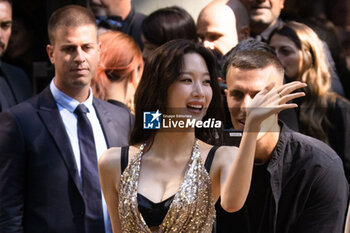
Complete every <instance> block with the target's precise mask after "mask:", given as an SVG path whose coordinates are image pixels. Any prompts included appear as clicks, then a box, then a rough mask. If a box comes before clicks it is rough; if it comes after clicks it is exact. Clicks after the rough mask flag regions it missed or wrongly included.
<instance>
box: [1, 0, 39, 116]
mask: <svg viewBox="0 0 350 233" xmlns="http://www.w3.org/2000/svg"><path fill="white" fill-rule="evenodd" d="M11 29H12V1H11V0H0V112H2V111H5V110H7V109H8V108H10V107H12V106H14V105H16V104H18V103H20V102H22V101H24V100H26V99H28V98H29V97H30V96H31V95H32V94H33V91H32V86H31V83H30V81H29V78H28V76H27V75H26V74H25V73H24V72H23V70H21V69H20V68H18V67H15V66H13V65H10V64H8V63H5V62H3V61H1V58H2V57H3V55H4V53H5V52H6V49H7V46H8V43H9V39H10V36H11V31H12V30H11ZM18 49H20V48H18Z"/></svg>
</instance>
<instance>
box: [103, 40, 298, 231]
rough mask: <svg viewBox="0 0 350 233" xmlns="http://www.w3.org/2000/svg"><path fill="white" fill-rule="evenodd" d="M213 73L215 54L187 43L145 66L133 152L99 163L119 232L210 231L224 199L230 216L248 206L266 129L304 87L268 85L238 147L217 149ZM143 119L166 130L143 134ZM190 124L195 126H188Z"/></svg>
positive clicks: (112, 153) (120, 151)
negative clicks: (265, 124) (218, 202)
mask: <svg viewBox="0 0 350 233" xmlns="http://www.w3.org/2000/svg"><path fill="white" fill-rule="evenodd" d="M215 74H216V73H215V61H214V58H213V56H212V54H211V52H210V51H208V50H207V49H205V48H204V47H203V46H201V45H199V44H196V43H193V42H190V41H186V40H174V41H170V42H168V43H166V44H164V45H162V46H161V47H159V48H158V49H157V50H155V52H154V53H153V54H152V55H151V57H150V58H149V60H148V61H147V63H146V64H145V70H144V73H143V76H142V79H141V82H140V84H139V87H138V89H137V91H136V95H135V109H136V112H135V126H134V129H133V131H132V133H131V137H130V145H131V146H130V147H123V148H111V149H109V150H108V151H106V152H105V153H104V155H103V157H102V158H101V159H100V160H99V170H100V182H101V187H102V190H103V194H104V197H105V199H106V203H107V206H108V210H109V213H110V218H111V222H112V228H113V232H114V233H116V232H118V233H119V232H162V233H163V232H164V233H165V232H167V233H168V232H177V233H178V232H186V233H188V232H205V233H206V232H208V233H209V232H211V231H212V226H213V222H214V218H215V209H214V203H215V201H216V200H217V199H218V197H219V196H221V205H222V206H223V208H224V209H226V210H227V211H231V212H233V211H237V210H239V209H240V208H241V207H242V206H243V204H244V202H245V199H246V197H247V194H248V191H249V186H250V180H251V175H252V167H253V161H254V154H255V144H256V140H257V138H258V134H259V131H260V129H261V127H262V124H263V122H264V120H266V119H267V118H270V117H276V113H278V112H279V111H281V110H284V109H286V108H293V107H296V104H286V101H287V100H290V99H293V98H295V97H300V96H303V93H298V94H290V92H291V91H294V90H296V89H298V88H301V87H304V84H302V83H300V82H294V83H291V84H288V85H287V86H278V87H277V85H276V87H275V85H274V83H271V84H269V85H267V86H266V88H265V89H264V90H263V91H261V92H259V93H258V94H256V96H255V98H254V99H253V100H252V102H251V105H250V108H249V109H247V112H246V118H245V129H244V133H243V137H242V141H241V144H240V147H239V149H238V148H237V147H227V146H221V147H219V148H218V147H216V146H214V147H213V146H212V145H210V144H209V143H211V144H215V143H218V139H220V130H219V127H220V123H218V121H217V120H218V119H220V118H219V114H218V113H219V112H220V111H221V107H220V103H221V99H220V97H221V94H220V90H219V87H218V83H217V78H216V76H215ZM281 96H283V97H281ZM257 107H259V108H257ZM150 111H152V112H150ZM148 113H150V114H152V115H151V117H150V118H147V116H148ZM159 114H162V115H161V117H159ZM116 117H117V116H116ZM144 117H145V118H144ZM144 120H147V121H148V123H153V124H154V125H153V126H154V127H155V126H157V124H156V123H158V120H159V123H160V124H161V127H160V129H145V128H147V127H148V126H150V125H147V124H146V125H144ZM193 120H194V121H195V122H196V123H195V124H194V125H195V126H196V127H192V125H191V124H188V121H189V122H192V121H193ZM169 122H172V123H169ZM181 122H183V123H181ZM198 122H199V123H198ZM203 122H204V123H203ZM205 122H206V123H207V124H206V123H205ZM208 122H209V123H208ZM213 122H214V123H213ZM205 125H206V126H208V128H205V127H201V126H205ZM186 126H187V127H186ZM144 127H145V128H144ZM199 138H201V139H202V140H200V139H199ZM203 139H204V140H205V141H206V142H204V141H203ZM215 150H216V151H215ZM214 155H215V156H214ZM210 165H211V166H210Z"/></svg>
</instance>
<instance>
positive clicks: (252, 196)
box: [217, 50, 349, 233]
mask: <svg viewBox="0 0 350 233" xmlns="http://www.w3.org/2000/svg"><path fill="white" fill-rule="evenodd" d="M272 61H273V62H272ZM226 62H227V63H228V64H227V65H226V67H227V72H226V80H227V87H228V90H227V92H226V94H227V102H228V106H229V109H230V113H231V121H232V123H233V126H234V128H235V129H238V130H243V129H244V130H245V131H246V126H247V118H246V116H247V112H248V111H249V110H250V106H249V105H250V103H251V102H252V101H253V100H254V98H256V97H255V95H256V93H259V91H261V90H263V89H264V87H265V85H266V83H269V82H271V81H274V82H275V83H276V84H277V86H279V85H281V84H282V82H283V77H284V67H283V66H282V65H281V64H280V62H279V60H278V58H277V57H276V56H275V55H273V54H271V53H270V52H267V51H263V50H242V51H239V52H237V53H236V54H235V56H232V57H230V58H229V59H228V60H226V61H225V63H226ZM287 85H288V84H287ZM309 85H312V84H308V86H309ZM304 88H305V87H304ZM306 96H307V94H306ZM283 97H284V95H283V94H281V98H283ZM304 98H305V97H304ZM260 107H261V106H259V108H260ZM267 125H268V127H269V130H265V131H264V133H262V134H261V136H260V137H259V139H258V141H257V143H256V148H255V149H254V154H255V155H254V165H253V175H252V180H251V185H250V190H249V193H248V197H247V200H246V202H245V204H244V206H243V208H242V209H241V210H240V211H238V212H235V213H231V214H230V215H227V214H225V215H218V216H217V232H219V233H221V232H237V233H240V232H242V233H247V232H248V233H255V232H261V233H263V232H264V233H265V232H275V233H284V232H290V233H294V232H295V233H312V232H317V233H323V232H324V233H329V232H339V233H340V232H342V230H343V226H344V225H343V224H344V218H345V213H346V210H347V203H348V195H349V191H348V183H347V180H346V177H345V174H344V170H343V165H342V161H341V159H340V158H339V156H338V155H337V154H336V153H335V152H334V151H333V150H332V149H331V148H330V147H329V146H327V145H326V144H325V143H323V142H321V141H319V140H317V139H314V138H312V137H309V136H306V135H303V134H300V133H297V132H295V131H292V130H290V129H289V128H288V127H287V126H286V124H284V123H283V122H281V121H278V120H277V117H275V118H273V119H271V121H269V124H267ZM245 133H246V132H243V136H244V134H245Z"/></svg>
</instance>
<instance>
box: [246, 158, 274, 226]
mask: <svg viewBox="0 0 350 233" xmlns="http://www.w3.org/2000/svg"><path fill="white" fill-rule="evenodd" d="M267 165H268V163H266V164H262V165H254V168H253V175H252V181H251V184H250V192H249V194H248V197H247V213H248V216H249V219H250V222H251V224H250V229H251V232H267V231H263V230H262V229H266V226H267V224H266V223H267V222H268V221H265V220H266V217H267V214H265V213H266V212H268V209H267V208H269V206H268V203H267V201H268V200H269V198H271V195H272V193H271V188H270V186H269V185H268V184H269V179H270V174H269V172H268V171H267V170H266V168H267ZM264 226H265V228H264Z"/></svg>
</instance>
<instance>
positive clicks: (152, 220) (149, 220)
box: [120, 146, 218, 227]
mask: <svg viewBox="0 0 350 233" xmlns="http://www.w3.org/2000/svg"><path fill="white" fill-rule="evenodd" d="M217 148H218V147H216V146H214V147H212V148H211V149H210V151H209V153H208V156H207V158H206V160H205V164H204V168H205V170H206V171H207V172H208V173H209V172H210V167H211V164H212V162H213V159H214V155H215V151H216V150H217ZM128 157H129V147H123V148H122V151H121V160H120V163H121V165H120V166H121V173H123V172H124V170H125V168H126V167H127V165H128V160H129V159H128ZM174 197H175V194H174V195H172V196H171V197H169V198H167V199H166V200H163V201H161V202H159V203H154V202H152V201H151V200H149V199H148V198H147V197H145V196H143V195H142V194H140V193H137V203H138V209H139V211H140V213H141V215H142V217H143V219H144V220H145V222H146V224H147V226H149V227H153V226H159V225H161V224H162V222H163V219H164V218H165V215H166V214H167V212H168V210H169V208H170V205H171V203H172V201H173V199H174Z"/></svg>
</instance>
